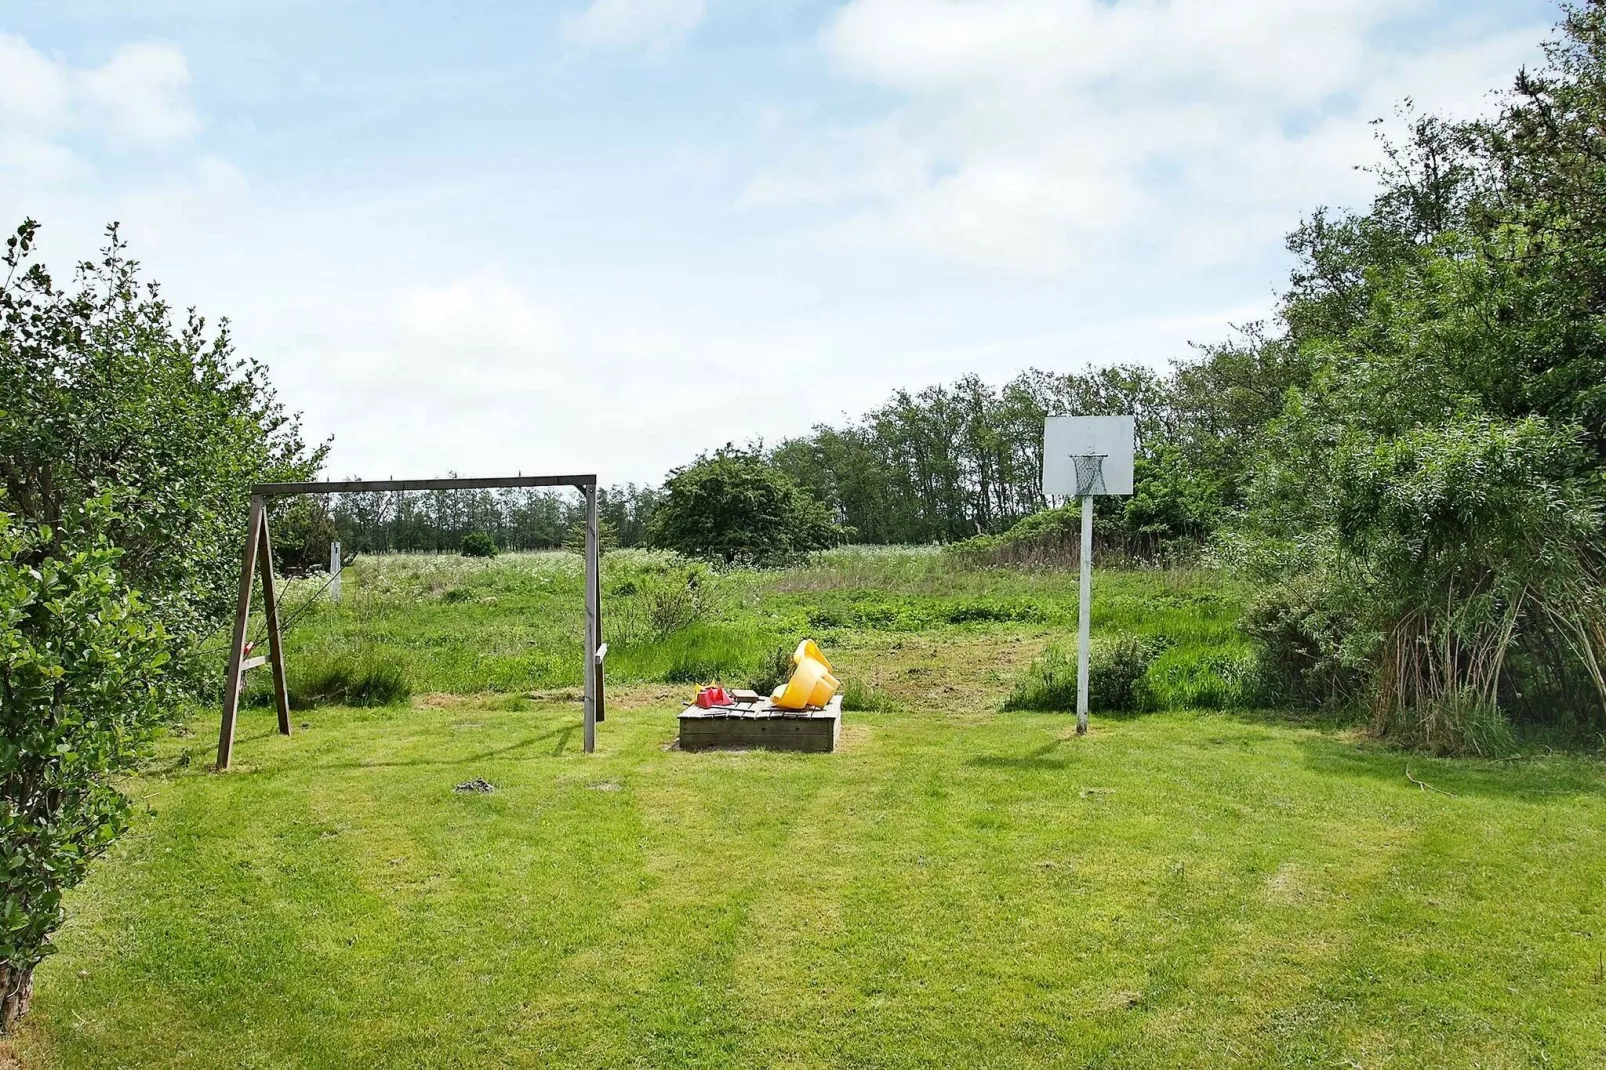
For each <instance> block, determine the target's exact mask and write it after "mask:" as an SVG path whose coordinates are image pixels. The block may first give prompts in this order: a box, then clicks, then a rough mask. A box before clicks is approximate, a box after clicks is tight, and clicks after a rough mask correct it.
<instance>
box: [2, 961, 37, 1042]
mask: <svg viewBox="0 0 1606 1070" xmlns="http://www.w3.org/2000/svg"><path fill="white" fill-rule="evenodd" d="M31 1002H33V967H32V966H28V967H25V968H24V969H21V970H19V969H17V968H16V967H14V966H12V965H10V964H9V963H0V1034H5V1033H9V1032H11V1030H12V1027H13V1026H15V1025H16V1024H17V1022H18V1020H19V1019H21V1018H22V1016H23V1015H25V1014H27V1013H28V1004H30V1003H31Z"/></svg>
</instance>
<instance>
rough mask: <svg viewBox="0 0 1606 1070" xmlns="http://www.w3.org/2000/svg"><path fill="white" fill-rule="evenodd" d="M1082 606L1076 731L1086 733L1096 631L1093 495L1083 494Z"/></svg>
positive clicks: (1078, 634) (1078, 620)
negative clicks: (1091, 652) (1090, 659)
mask: <svg viewBox="0 0 1606 1070" xmlns="http://www.w3.org/2000/svg"><path fill="white" fill-rule="evenodd" d="M1081 564H1082V582H1081V584H1080V585H1079V586H1080V590H1078V591H1077V595H1078V597H1079V598H1080V599H1081V603H1082V604H1081V606H1080V607H1079V610H1078V612H1077V615H1076V640H1077V642H1076V734H1077V735H1079V736H1085V735H1087V676H1088V672H1087V662H1088V652H1089V647H1090V645H1091V643H1092V630H1093V495H1091V494H1084V495H1083V496H1082V562H1081Z"/></svg>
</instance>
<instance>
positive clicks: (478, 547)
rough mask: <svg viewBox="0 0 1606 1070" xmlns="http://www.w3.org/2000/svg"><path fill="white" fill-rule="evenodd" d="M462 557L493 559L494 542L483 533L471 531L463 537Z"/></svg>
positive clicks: (494, 554) (494, 552)
mask: <svg viewBox="0 0 1606 1070" xmlns="http://www.w3.org/2000/svg"><path fill="white" fill-rule="evenodd" d="M463 556H464V557H495V556H496V540H495V539H493V538H491V537H490V536H489V535H487V534H486V533H485V532H483V531H471V532H469V533H468V534H467V535H464V536H463Z"/></svg>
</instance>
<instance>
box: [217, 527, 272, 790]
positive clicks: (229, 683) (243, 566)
mask: <svg viewBox="0 0 1606 1070" xmlns="http://www.w3.org/2000/svg"><path fill="white" fill-rule="evenodd" d="M265 516H266V514H265V512H264V509H263V504H262V499H261V498H252V499H251V519H250V522H249V523H248V524H247V525H246V536H245V557H244V560H242V561H241V563H240V598H239V601H238V603H237V604H236V605H235V609H234V642H233V645H231V646H230V647H229V668H228V675H226V676H225V677H224V678H223V723H222V725H221V726H220V727H219V729H218V737H217V767H218V771H219V772H222V771H224V770H226V769H228V767H229V759H230V757H231V756H232V755H233V754H234V719H235V716H236V714H238V713H239V711H240V672H241V669H240V666H241V663H242V662H244V661H245V631H246V623H247V622H248V620H249V619H250V616H251V581H252V579H253V578H254V574H255V571H256V562H257V542H258V541H259V540H260V539H261V537H262V527H263V524H264V521H265Z"/></svg>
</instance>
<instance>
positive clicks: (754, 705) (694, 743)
mask: <svg viewBox="0 0 1606 1070" xmlns="http://www.w3.org/2000/svg"><path fill="white" fill-rule="evenodd" d="M841 734H842V696H841V695H836V696H833V697H832V699H831V701H830V702H828V703H826V705H825V706H824V708H811V709H806V710H783V709H779V708H777V707H776V706H774V705H772V704H771V703H770V700H769V699H767V698H761V699H758V700H756V701H753V702H739V703H735V704H733V705H731V706H715V707H713V708H712V709H706V710H705V709H703V708H702V707H700V706H687V707H686V709H685V710H684V711H682V713H681V715H680V749H681V750H717V749H719V748H723V747H731V748H739V747H766V748H768V749H770V750H795V751H808V752H810V753H814V754H829V753H830V752H831V751H834V750H836V743H837V739H838V738H840V736H841Z"/></svg>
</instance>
